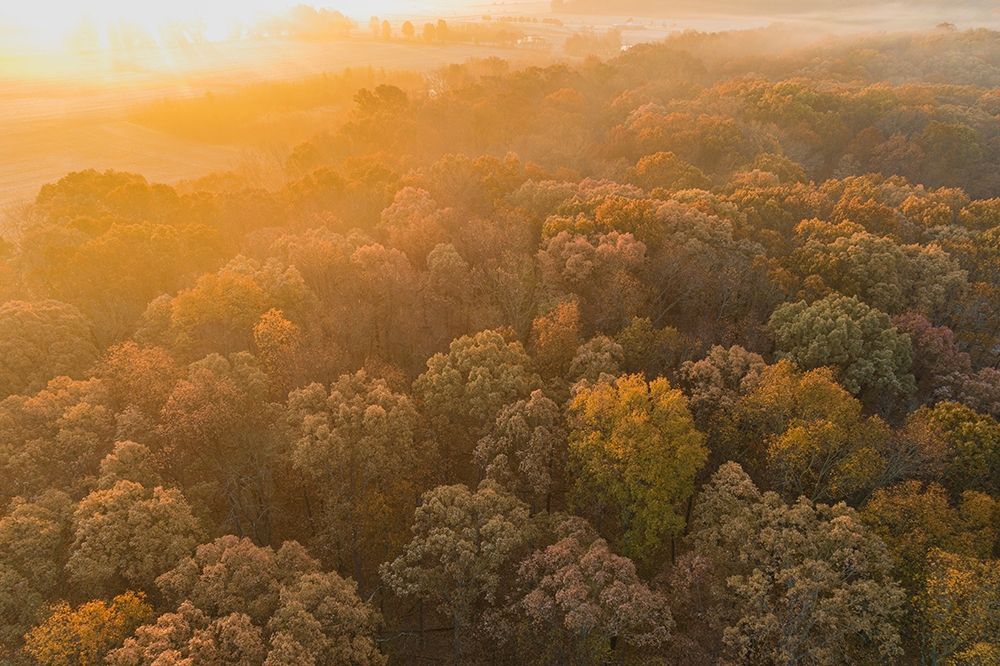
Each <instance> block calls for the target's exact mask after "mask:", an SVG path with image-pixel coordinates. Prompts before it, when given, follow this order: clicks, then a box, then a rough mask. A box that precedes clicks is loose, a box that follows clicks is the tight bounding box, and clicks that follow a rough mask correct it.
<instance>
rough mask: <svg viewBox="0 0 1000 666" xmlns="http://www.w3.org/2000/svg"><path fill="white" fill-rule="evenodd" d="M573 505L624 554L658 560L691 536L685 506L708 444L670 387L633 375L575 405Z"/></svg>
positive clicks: (586, 391) (580, 396)
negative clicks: (671, 544) (684, 535)
mask: <svg viewBox="0 0 1000 666" xmlns="http://www.w3.org/2000/svg"><path fill="white" fill-rule="evenodd" d="M569 423H570V435H569V461H570V476H571V479H572V484H573V487H572V495H571V498H572V499H571V503H572V506H574V507H575V508H576V509H577V510H580V511H582V512H583V513H585V514H586V515H589V516H591V517H592V518H593V520H594V522H595V524H596V525H597V526H598V527H599V528H600V529H601V531H602V532H604V533H605V534H608V535H609V536H610V537H611V538H612V542H613V543H617V544H620V545H621V547H622V549H623V552H625V553H627V554H629V555H631V556H633V557H635V558H637V559H639V560H646V559H647V558H651V557H652V556H654V555H655V554H656V553H658V552H660V550H661V549H662V548H663V546H664V542H665V541H666V540H669V539H671V538H673V537H675V536H676V535H678V534H680V533H681V531H682V530H683V529H684V522H685V519H684V516H685V510H684V507H683V504H684V503H685V502H686V501H687V500H688V498H689V497H690V496H691V494H692V493H693V492H694V481H695V476H696V475H697V473H698V471H699V470H700V469H701V466H702V465H703V464H704V462H705V459H706V456H707V450H706V448H705V444H704V439H705V438H704V436H703V435H702V434H701V433H700V432H698V430H696V429H695V427H694V422H693V420H692V418H691V413H690V411H688V406H687V399H686V398H685V397H684V396H683V394H682V393H681V392H680V390H678V389H674V388H671V386H670V384H669V382H667V380H666V379H663V378H659V379H654V380H653V381H652V382H649V383H646V381H645V380H644V379H643V378H642V377H641V376H639V375H626V376H623V377H620V378H618V379H616V380H615V381H614V383H603V382H602V383H598V384H596V385H593V386H589V387H588V386H585V387H583V388H582V389H581V390H580V391H579V392H578V393H577V394H576V395H575V396H574V398H573V400H572V402H571V403H570V414H569Z"/></svg>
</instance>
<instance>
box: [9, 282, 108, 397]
mask: <svg viewBox="0 0 1000 666" xmlns="http://www.w3.org/2000/svg"><path fill="white" fill-rule="evenodd" d="M97 353H98V350H97V345H96V342H95V340H94V334H93V331H92V330H91V326H90V322H89V321H87V319H86V318H85V317H84V316H83V315H82V314H81V313H80V311H79V310H77V309H76V308H75V307H73V306H72V305H67V304H66V303H60V302H58V301H8V302H7V303H4V304H3V305H0V359H2V360H0V396H8V395H10V394H12V393H24V392H30V393H33V392H35V391H38V390H39V389H41V388H43V387H44V386H45V383H46V382H47V381H48V380H50V379H52V378H53V377H56V376H58V375H71V376H75V377H76V378H79V377H80V375H81V374H82V373H83V371H84V370H85V369H86V368H87V367H88V366H89V365H90V364H91V363H92V362H93V361H94V359H95V358H96V357H97Z"/></svg>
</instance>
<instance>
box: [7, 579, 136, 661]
mask: <svg viewBox="0 0 1000 666" xmlns="http://www.w3.org/2000/svg"><path fill="white" fill-rule="evenodd" d="M152 615H153V607H152V606H150V605H149V603H147V602H146V596H145V595H144V594H142V593H141V592H140V593H136V592H125V593H123V594H119V595H118V596H116V597H115V598H113V599H112V600H111V601H110V603H109V602H104V601H100V600H96V601H88V602H86V603H84V604H81V605H80V606H77V607H75V608H74V607H71V606H70V605H69V604H67V603H66V602H65V601H63V602H59V603H57V604H54V605H53V606H52V608H51V609H49V613H48V616H47V617H46V618H45V619H44V620H43V621H42V622H41V623H40V624H39V625H38V626H36V627H33V628H32V629H31V631H29V632H28V633H27V634H26V635H25V637H24V652H25V654H27V655H29V656H30V657H31V658H32V659H33V660H34V661H35V662H36V663H38V664H43V665H45V666H62V665H63V664H99V663H102V662H103V661H104V658H105V656H106V655H107V653H108V652H110V651H111V650H113V649H115V648H117V647H118V646H120V645H121V644H122V643H123V642H124V641H125V639H126V638H127V637H128V636H130V635H131V634H132V632H133V631H135V629H136V628H137V627H139V626H141V625H142V624H143V623H144V622H147V621H148V620H149V619H150V618H151V617H152Z"/></svg>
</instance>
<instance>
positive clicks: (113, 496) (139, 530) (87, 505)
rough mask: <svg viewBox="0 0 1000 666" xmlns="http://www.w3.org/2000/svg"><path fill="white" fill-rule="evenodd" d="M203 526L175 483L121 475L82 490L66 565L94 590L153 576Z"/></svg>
mask: <svg viewBox="0 0 1000 666" xmlns="http://www.w3.org/2000/svg"><path fill="white" fill-rule="evenodd" d="M201 535H202V530H201V527H200V525H199V524H198V521H197V519H196V518H195V516H194V514H193V513H192V510H191V506H190V505H189V504H188V502H187V500H186V499H185V498H184V496H183V495H182V494H181V492H180V491H178V490H176V489H165V488H163V487H160V486H157V487H155V488H146V487H144V486H142V485H141V484H139V483H136V482H135V481H127V480H121V481H117V482H116V483H115V484H114V485H112V486H111V487H109V488H106V489H99V490H95V491H94V492H92V493H91V494H89V495H87V497H85V498H84V499H83V500H81V501H80V504H79V505H78V506H77V508H76V511H75V512H74V513H73V542H72V544H71V546H70V555H69V560H68V561H67V563H66V570H67V572H68V574H69V577H70V580H72V581H73V583H74V584H75V585H78V586H80V588H81V589H86V590H89V591H91V592H92V593H95V594H99V593H102V592H105V591H111V592H114V591H117V590H118V589H120V588H121V587H122V586H123V585H124V586H127V587H131V588H134V589H140V590H151V589H152V588H153V581H154V580H155V579H156V577H157V576H159V575H160V574H161V573H163V572H164V571H166V570H167V569H169V568H171V567H172V566H174V565H175V564H176V563H177V562H178V561H180V559H181V558H182V557H184V556H185V555H187V554H188V552H190V551H191V550H192V549H193V548H194V547H195V545H197V543H198V541H199V540H200V537H201Z"/></svg>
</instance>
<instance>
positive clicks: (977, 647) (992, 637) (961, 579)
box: [923, 549, 1000, 664]
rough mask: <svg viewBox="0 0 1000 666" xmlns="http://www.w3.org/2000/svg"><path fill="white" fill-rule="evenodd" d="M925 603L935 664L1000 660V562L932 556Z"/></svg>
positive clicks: (929, 653)
mask: <svg viewBox="0 0 1000 666" xmlns="http://www.w3.org/2000/svg"><path fill="white" fill-rule="evenodd" d="M928 569H929V572H930V574H929V577H928V581H927V592H926V596H925V599H924V604H925V605H924V616H923V619H924V622H925V623H926V626H927V629H928V635H927V637H926V643H925V645H926V647H925V654H926V656H927V658H928V659H929V660H931V661H935V662H940V661H944V662H945V663H955V664H990V663H995V662H996V660H997V659H998V658H1000V643H998V641H997V636H1000V616H998V614H997V612H996V608H997V604H998V603H1000V560H996V559H992V560H991V559H985V560H982V559H977V558H975V557H964V556H962V555H956V554H953V553H949V552H946V551H943V550H937V549H935V550H932V551H931V552H930V553H929V554H928Z"/></svg>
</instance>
